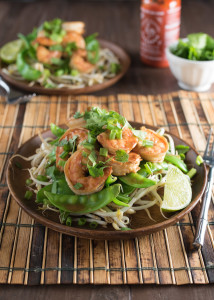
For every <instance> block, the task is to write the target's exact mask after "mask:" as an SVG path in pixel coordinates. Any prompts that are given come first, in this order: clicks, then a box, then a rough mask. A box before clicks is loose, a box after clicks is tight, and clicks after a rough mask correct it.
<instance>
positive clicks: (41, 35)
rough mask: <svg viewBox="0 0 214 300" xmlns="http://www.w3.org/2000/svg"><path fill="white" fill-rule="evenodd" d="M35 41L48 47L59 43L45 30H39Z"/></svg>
mask: <svg viewBox="0 0 214 300" xmlns="http://www.w3.org/2000/svg"><path fill="white" fill-rule="evenodd" d="M33 43H38V44H40V45H43V46H47V47H50V46H53V45H57V44H59V43H58V42H57V41H54V40H52V39H50V38H49V37H47V36H46V35H45V32H44V30H41V31H39V32H38V35H37V38H36V39H35V41H34V42H33Z"/></svg>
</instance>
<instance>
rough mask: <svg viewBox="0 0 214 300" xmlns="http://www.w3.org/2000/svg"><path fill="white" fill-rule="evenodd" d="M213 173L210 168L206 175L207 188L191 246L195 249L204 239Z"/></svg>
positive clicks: (201, 244)
mask: <svg viewBox="0 0 214 300" xmlns="http://www.w3.org/2000/svg"><path fill="white" fill-rule="evenodd" d="M213 171H214V168H213V167H211V168H210V170H209V174H208V181H207V186H206V190H205V193H204V198H203V202H202V207H201V212H200V216H199V221H198V224H197V229H196V233H195V240H194V243H193V245H195V246H197V247H199V246H203V244H204V237H205V233H206V228H207V215H208V210H209V206H210V200H211V196H212V186H213V173H214V172H213Z"/></svg>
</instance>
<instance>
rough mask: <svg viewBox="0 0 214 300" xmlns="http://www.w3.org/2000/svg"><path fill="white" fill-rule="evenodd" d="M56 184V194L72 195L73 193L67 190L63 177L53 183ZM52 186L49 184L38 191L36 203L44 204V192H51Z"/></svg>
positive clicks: (45, 197)
mask: <svg viewBox="0 0 214 300" xmlns="http://www.w3.org/2000/svg"><path fill="white" fill-rule="evenodd" d="M55 182H56V183H57V194H59V195H74V193H73V191H72V190H71V189H70V188H69V186H68V184H67V182H66V180H65V177H63V178H59V179H57V180H56V181H55ZM53 184H54V183H52V184H49V185H46V186H44V187H43V188H42V189H41V190H39V191H38V193H37V195H36V202H37V203H44V200H45V199H47V196H46V195H45V192H51V191H52V188H53Z"/></svg>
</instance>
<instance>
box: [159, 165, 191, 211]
mask: <svg viewBox="0 0 214 300" xmlns="http://www.w3.org/2000/svg"><path fill="white" fill-rule="evenodd" d="M191 199H192V188H191V184H190V180H189V178H188V177H187V175H185V174H183V173H182V172H181V170H179V169H178V168H176V167H174V166H170V167H169V171H168V173H167V175H166V184H165V188H164V197H163V203H162V205H161V209H162V210H164V211H169V212H170V211H177V210H181V209H183V208H185V207H186V206H187V205H188V204H189V203H190V202H191Z"/></svg>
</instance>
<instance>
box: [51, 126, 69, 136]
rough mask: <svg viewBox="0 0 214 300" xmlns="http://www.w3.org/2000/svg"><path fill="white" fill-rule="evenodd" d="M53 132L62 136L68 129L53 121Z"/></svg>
mask: <svg viewBox="0 0 214 300" xmlns="http://www.w3.org/2000/svg"><path fill="white" fill-rule="evenodd" d="M51 132H52V133H53V134H54V135H55V136H58V137H61V136H62V135H63V134H64V133H65V132H66V129H63V128H60V127H59V126H57V125H56V124H53V123H51Z"/></svg>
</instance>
